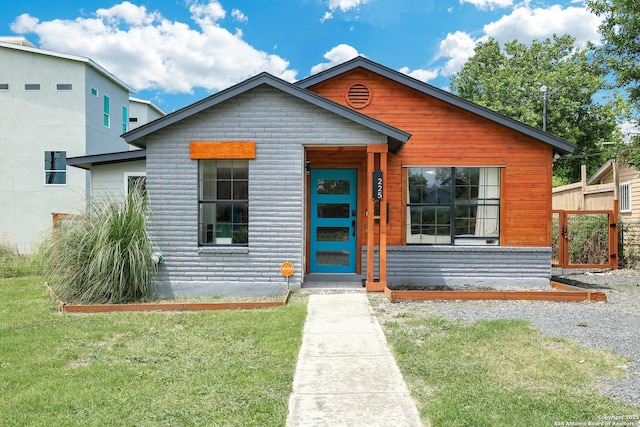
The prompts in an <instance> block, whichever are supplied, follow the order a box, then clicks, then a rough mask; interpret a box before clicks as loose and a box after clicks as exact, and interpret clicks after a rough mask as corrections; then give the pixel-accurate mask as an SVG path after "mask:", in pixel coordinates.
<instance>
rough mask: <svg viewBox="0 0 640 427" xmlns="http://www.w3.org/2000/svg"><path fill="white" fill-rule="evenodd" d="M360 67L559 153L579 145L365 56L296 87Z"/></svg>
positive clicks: (316, 82) (299, 82) (304, 86)
mask: <svg viewBox="0 0 640 427" xmlns="http://www.w3.org/2000/svg"><path fill="white" fill-rule="evenodd" d="M356 68H363V69H365V70H368V71H371V72H373V73H376V74H379V75H381V76H383V77H386V78H388V79H390V80H393V81H395V82H397V83H399V84H402V85H404V86H408V87H410V88H412V89H415V90H417V91H420V92H422V93H424V94H426V95H429V96H431V97H433V98H436V99H439V100H440V101H443V102H446V103H448V104H451V105H454V106H456V107H459V108H461V109H463V110H465V111H468V112H470V113H473V114H476V115H478V116H480V117H484V118H485V119H489V120H491V121H493V122H495V123H498V124H501V125H503V126H506V127H508V128H510V129H513V130H515V131H517V132H520V133H522V134H524V135H527V136H530V137H532V138H535V139H537V140H539V141H542V142H544V143H547V144H549V145H551V146H552V147H554V151H556V152H559V153H572V152H573V151H574V150H575V149H576V146H575V145H574V144H572V143H570V142H569V141H567V140H565V139H563V138H559V137H557V136H554V135H552V134H550V133H547V132H543V131H541V130H539V129H536V128H534V127H532V126H529V125H526V124H524V123H522V122H519V121H517V120H514V119H511V118H509V117H507V116H504V115H502V114H499V113H496V112H495V111H493V110H490V109H489V108H486V107H483V106H481V105H478V104H475V103H473V102H471V101H468V100H466V99H464V98H461V97H459V96H456V95H454V94H452V93H450V92H447V91H444V90H442V89H438V88H437V87H435V86H432V85H430V84H427V83H423V82H421V81H420V80H416V79H414V78H413V77H410V76H408V75H406V74H403V73H400V72H398V71H395V70H392V69H391V68H388V67H385V66H383V65H381V64H378V63H376V62H373V61H371V60H369V59H367V58H364V57H362V56H358V57H356V58H354V59H352V60H350V61H347V62H344V63H342V64H340V65H336V66H335V67H333V68H330V69H328V70H325V71H321V72H320V73H318V74H315V75H313V76H310V77H307V78H305V79H302V80H300V81H298V82H296V83H295V85H296V86H299V87H302V88H305V89H308V88H309V87H311V86H313V85H316V84H318V83H321V82H324V81H325V80H329V79H331V78H334V77H336V76H338V75H340V74H343V73H345V72H347V71H351V70H354V69H356Z"/></svg>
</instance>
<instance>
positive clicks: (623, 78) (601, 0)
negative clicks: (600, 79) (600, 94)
mask: <svg viewBox="0 0 640 427" xmlns="http://www.w3.org/2000/svg"><path fill="white" fill-rule="evenodd" d="M587 7H588V8H589V9H590V10H591V11H592V12H593V13H595V14H596V15H598V16H600V17H602V18H603V21H602V23H601V24H600V27H599V29H600V34H601V35H602V38H603V41H604V46H603V47H602V50H601V52H602V54H603V58H604V61H606V63H607V65H608V66H609V67H610V68H611V70H612V71H613V72H614V74H615V77H616V83H617V85H618V87H620V88H625V89H627V90H628V93H629V99H630V100H631V101H632V102H633V104H634V105H635V107H636V109H638V110H640V2H638V0H590V1H589V2H588V3H587Z"/></svg>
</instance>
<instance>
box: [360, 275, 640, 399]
mask: <svg viewBox="0 0 640 427" xmlns="http://www.w3.org/2000/svg"><path fill="white" fill-rule="evenodd" d="M566 277H567V278H569V279H571V280H573V281H577V282H582V283H586V284H588V285H589V286H588V287H589V288H591V289H594V288H595V289H601V290H603V291H604V292H606V294H607V302H606V303H598V302H580V303H571V302H544V301H456V302H445V301H433V302H428V301H422V302H401V303H396V304H391V303H389V302H388V300H386V298H384V297H382V296H380V295H376V296H375V297H373V298H372V299H371V301H372V305H374V306H376V307H374V308H375V309H376V310H375V311H376V313H383V314H382V315H391V316H395V315H397V314H398V313H401V312H403V311H410V310H411V311H414V310H416V307H415V306H416V305H418V304H419V306H420V311H421V312H424V313H425V314H428V315H436V316H443V317H445V318H448V319H454V320H456V319H457V320H463V321H468V322H475V321H477V320H481V319H487V320H491V319H524V320H528V321H530V322H531V323H532V324H533V325H535V326H536V327H538V328H539V329H540V330H541V331H542V332H543V333H544V334H546V335H549V336H557V337H564V338H570V339H575V340H577V341H578V342H579V343H580V345H584V346H588V347H592V348H598V349H610V350H613V351H614V352H615V353H616V354H618V355H620V356H624V357H626V358H628V359H629V364H628V372H629V376H627V377H625V378H623V379H621V380H615V381H607V382H606V383H604V384H603V385H602V386H601V390H600V391H601V392H602V393H604V394H606V395H609V396H611V397H613V398H615V399H620V400H623V401H625V402H628V403H631V404H633V405H636V406H640V271H635V270H617V271H610V272H603V273H591V274H589V273H587V274H573V275H570V276H566Z"/></svg>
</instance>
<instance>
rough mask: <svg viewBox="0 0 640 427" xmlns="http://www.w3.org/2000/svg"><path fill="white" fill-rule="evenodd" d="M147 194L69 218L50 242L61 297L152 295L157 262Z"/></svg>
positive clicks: (92, 299)
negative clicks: (151, 234) (151, 236)
mask: <svg viewBox="0 0 640 427" xmlns="http://www.w3.org/2000/svg"><path fill="white" fill-rule="evenodd" d="M146 206H147V205H146V196H145V194H144V191H143V190H142V188H134V189H133V190H132V191H130V192H129V195H128V196H127V198H126V199H125V200H117V199H115V198H114V199H110V200H107V201H102V202H96V203H94V206H92V209H91V215H89V216H88V217H85V218H83V219H78V220H74V221H71V224H69V225H67V226H65V227H64V228H63V230H61V233H60V235H59V236H57V237H56V238H55V239H54V241H53V245H54V246H53V254H54V255H53V257H52V258H53V259H54V261H55V272H56V273H57V274H56V279H54V280H53V287H54V290H55V292H56V293H57V294H58V296H59V297H60V298H62V299H63V300H65V301H66V302H72V303H99V304H106V303H115V304H121V303H128V302H134V301H141V300H144V299H148V298H150V297H153V296H154V294H155V285H154V273H155V266H154V264H153V262H152V261H151V253H152V244H151V241H150V239H149V236H148V234H147V226H146V220H147V208H146Z"/></svg>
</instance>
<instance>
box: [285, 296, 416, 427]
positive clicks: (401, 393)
mask: <svg viewBox="0 0 640 427" xmlns="http://www.w3.org/2000/svg"><path fill="white" fill-rule="evenodd" d="M287 426H288V427H297V426H304V427H312V426H331V427H337V426H349V427H357V426H367V427H374V426H385V427H387V426H393V427H403V426H411V427H414V426H422V423H421V422H420V417H419V415H418V410H417V408H416V405H415V403H414V401H413V400H412V399H411V397H410V396H409V391H408V389H407V386H406V384H405V382H404V379H403V378H402V375H401V373H400V370H399V369H398V365H397V364H396V361H395V359H394V358H393V356H392V355H391V352H390V350H389V347H388V346H387V342H386V339H385V337H384V335H383V333H382V329H381V327H380V324H379V323H378V320H377V319H376V318H375V317H373V313H372V309H371V307H370V305H369V301H368V299H367V296H366V294H365V293H350V294H330V295H310V296H309V306H308V315H307V320H306V323H305V326H304V334H303V338H302V347H301V348H300V354H299V356H298V365H297V367H296V374H295V378H294V380H293V393H292V394H291V397H290V398H289V415H288V417H287Z"/></svg>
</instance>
